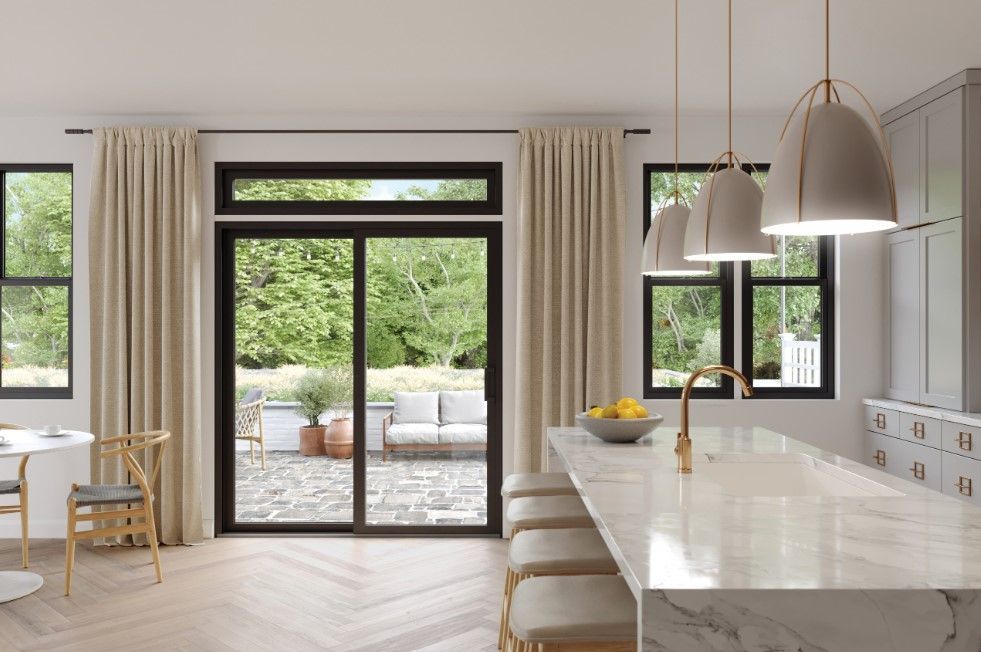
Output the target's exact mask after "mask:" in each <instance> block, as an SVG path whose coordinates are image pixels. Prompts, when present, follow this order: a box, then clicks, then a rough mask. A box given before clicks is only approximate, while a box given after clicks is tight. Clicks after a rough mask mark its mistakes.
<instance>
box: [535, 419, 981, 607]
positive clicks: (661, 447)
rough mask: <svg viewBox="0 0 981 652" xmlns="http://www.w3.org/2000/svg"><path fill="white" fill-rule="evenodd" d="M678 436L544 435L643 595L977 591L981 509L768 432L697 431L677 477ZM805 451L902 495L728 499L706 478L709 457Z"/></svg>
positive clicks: (666, 431)
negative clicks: (689, 464) (615, 440)
mask: <svg viewBox="0 0 981 652" xmlns="http://www.w3.org/2000/svg"><path fill="white" fill-rule="evenodd" d="M675 436H676V430H675V429H674V428H665V427H662V428H658V429H657V430H656V431H655V432H654V433H653V434H652V435H650V436H648V437H645V438H644V439H642V440H641V441H640V442H637V443H634V444H607V443H605V442H602V441H600V440H599V439H596V438H594V437H592V436H591V435H589V434H587V433H586V432H585V431H584V430H581V429H579V428H549V430H548V438H549V442H550V445H551V447H552V449H553V452H552V454H551V455H552V457H551V461H550V465H551V467H552V468H553V470H560V469H555V468H554V467H555V464H554V462H555V461H556V458H557V461H558V462H559V464H560V465H561V466H563V467H564V470H566V471H568V472H569V473H570V475H571V476H572V479H573V481H574V482H575V484H576V486H577V487H578V489H579V492H580V494H581V495H582V497H583V500H584V501H585V503H586V506H587V507H588V509H589V511H590V513H591V514H592V515H593V518H594V519H595V520H596V523H597V526H598V527H599V529H600V531H601V533H602V535H603V537H604V539H605V540H606V542H607V544H608V546H609V547H610V550H611V552H612V553H613V554H614V556H615V557H616V558H617V562H618V564H619V565H620V568H621V570H622V571H623V574H624V576H625V577H626V578H627V580H628V582H629V583H630V585H631V588H632V589H633V591H634V592H635V594H637V595H638V598H640V593H641V592H646V591H664V590H672V589H793V590H799V589H860V590H870V589H981V509H978V508H976V507H973V506H971V505H968V504H966V503H964V502H961V501H959V500H955V499H953V498H950V497H947V496H944V495H942V494H940V493H938V492H935V491H931V490H929V489H925V488H923V487H920V486H918V485H915V484H913V483H911V482H907V481H906V480H903V479H901V478H896V477H893V476H891V475H888V474H886V473H883V472H881V471H878V470H876V469H873V468H871V467H868V466H865V465H863V464H860V463H858V462H854V461H851V460H848V459H845V458H842V457H839V456H837V455H833V454H831V453H827V452H824V451H822V450H820V449H818V448H815V447H813V446H810V445H808V444H805V443H803V442H799V441H796V440H794V439H791V438H789V437H784V436H783V435H779V434H777V433H774V432H771V431H769V430H765V429H763V428H720V427H696V428H692V430H691V437H692V441H693V458H694V464H693V467H694V472H693V473H692V474H691V475H679V474H678V473H677V472H676V456H675V454H674V450H673V449H674V443H675ZM721 452H740V453H776V452H799V453H805V454H809V455H811V456H813V457H815V458H818V459H821V460H824V461H826V462H830V463H831V464H834V465H836V466H839V467H842V468H844V469H847V470H849V471H852V472H854V473H857V474H858V475H861V476H863V477H865V478H868V479H871V480H874V481H876V482H878V483H880V484H883V485H886V486H887V487H890V488H892V489H894V490H897V491H899V492H901V493H902V494H904V495H902V496H897V497H891V496H868V497H825V496H798V497H758V496H749V497H746V496H742V497H740V496H732V495H728V494H726V493H725V492H724V491H723V489H722V487H721V485H719V484H716V483H715V482H713V481H712V480H710V479H709V478H708V477H707V476H706V475H704V474H699V467H700V466H703V465H705V464H709V463H710V462H708V461H707V458H706V454H707V453H721Z"/></svg>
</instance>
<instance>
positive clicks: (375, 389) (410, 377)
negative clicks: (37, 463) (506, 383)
mask: <svg viewBox="0 0 981 652" xmlns="http://www.w3.org/2000/svg"><path fill="white" fill-rule="evenodd" d="M18 371H20V370H18ZM306 372H307V368H306V367H302V366H298V365H288V366H283V367H279V368H276V369H245V368H243V367H238V368H237V369H236V370H235V396H236V398H242V397H243V396H244V395H245V393H246V392H247V391H248V390H249V389H250V388H252V387H261V388H262V389H263V392H264V393H265V395H266V398H267V399H268V400H270V401H289V402H293V401H295V400H296V396H295V388H296V384H297V381H298V380H299V379H300V377H302V376H303V375H304V374H305V373H306ZM4 381H5V382H8V381H9V376H7V375H5V376H4ZM367 385H368V387H367V392H368V393H367V397H368V402H370V403H383V402H386V403H390V402H392V401H393V400H394V397H395V392H396V391H399V392H426V391H435V390H439V389H443V390H463V389H483V387H484V372H483V370H482V369H452V368H449V367H409V366H402V367H391V368H389V369H368V377H367Z"/></svg>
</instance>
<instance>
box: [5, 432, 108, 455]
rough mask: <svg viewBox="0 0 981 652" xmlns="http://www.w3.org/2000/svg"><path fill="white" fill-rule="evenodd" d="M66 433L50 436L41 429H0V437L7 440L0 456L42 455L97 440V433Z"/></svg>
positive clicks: (85, 444) (86, 444)
mask: <svg viewBox="0 0 981 652" xmlns="http://www.w3.org/2000/svg"><path fill="white" fill-rule="evenodd" d="M64 432H65V433H66V434H64V435H59V436H57V437H48V436H46V435H45V434H44V432H43V431H41V430H6V429H3V430H0V437H5V438H6V440H7V441H6V442H5V443H3V444H0V457H20V456H22V455H40V454H42V453H54V452H57V451H63V450H68V449H69V448H78V447H79V446H88V445H89V444H91V443H92V442H93V441H95V435H93V434H92V433H89V432H81V431H80V430H65V431H64Z"/></svg>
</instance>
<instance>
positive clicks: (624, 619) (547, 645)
mask: <svg viewBox="0 0 981 652" xmlns="http://www.w3.org/2000/svg"><path fill="white" fill-rule="evenodd" d="M510 627H511V633H512V634H513V637H512V638H511V641H512V643H513V644H512V645H509V646H508V650H509V651H513V652H564V651H566V650H570V651H571V650H605V651H608V652H614V651H616V652H621V651H622V652H626V651H627V650H630V651H633V650H636V649H637V602H636V601H635V600H634V596H633V594H632V593H631V592H630V587H628V586H627V582H626V580H624V579H623V578H622V577H620V576H619V575H578V576H565V577H532V578H531V579H527V580H525V581H523V582H521V583H520V584H518V586H516V587H515V589H514V597H513V599H512V601H511V625H510Z"/></svg>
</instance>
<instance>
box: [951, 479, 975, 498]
mask: <svg viewBox="0 0 981 652" xmlns="http://www.w3.org/2000/svg"><path fill="white" fill-rule="evenodd" d="M971 484H972V483H971V478H965V477H964V476H960V477H959V478H958V479H957V482H955V483H954V486H955V487H957V491H959V492H960V493H961V495H963V496H970V495H971V493H972V492H971Z"/></svg>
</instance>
